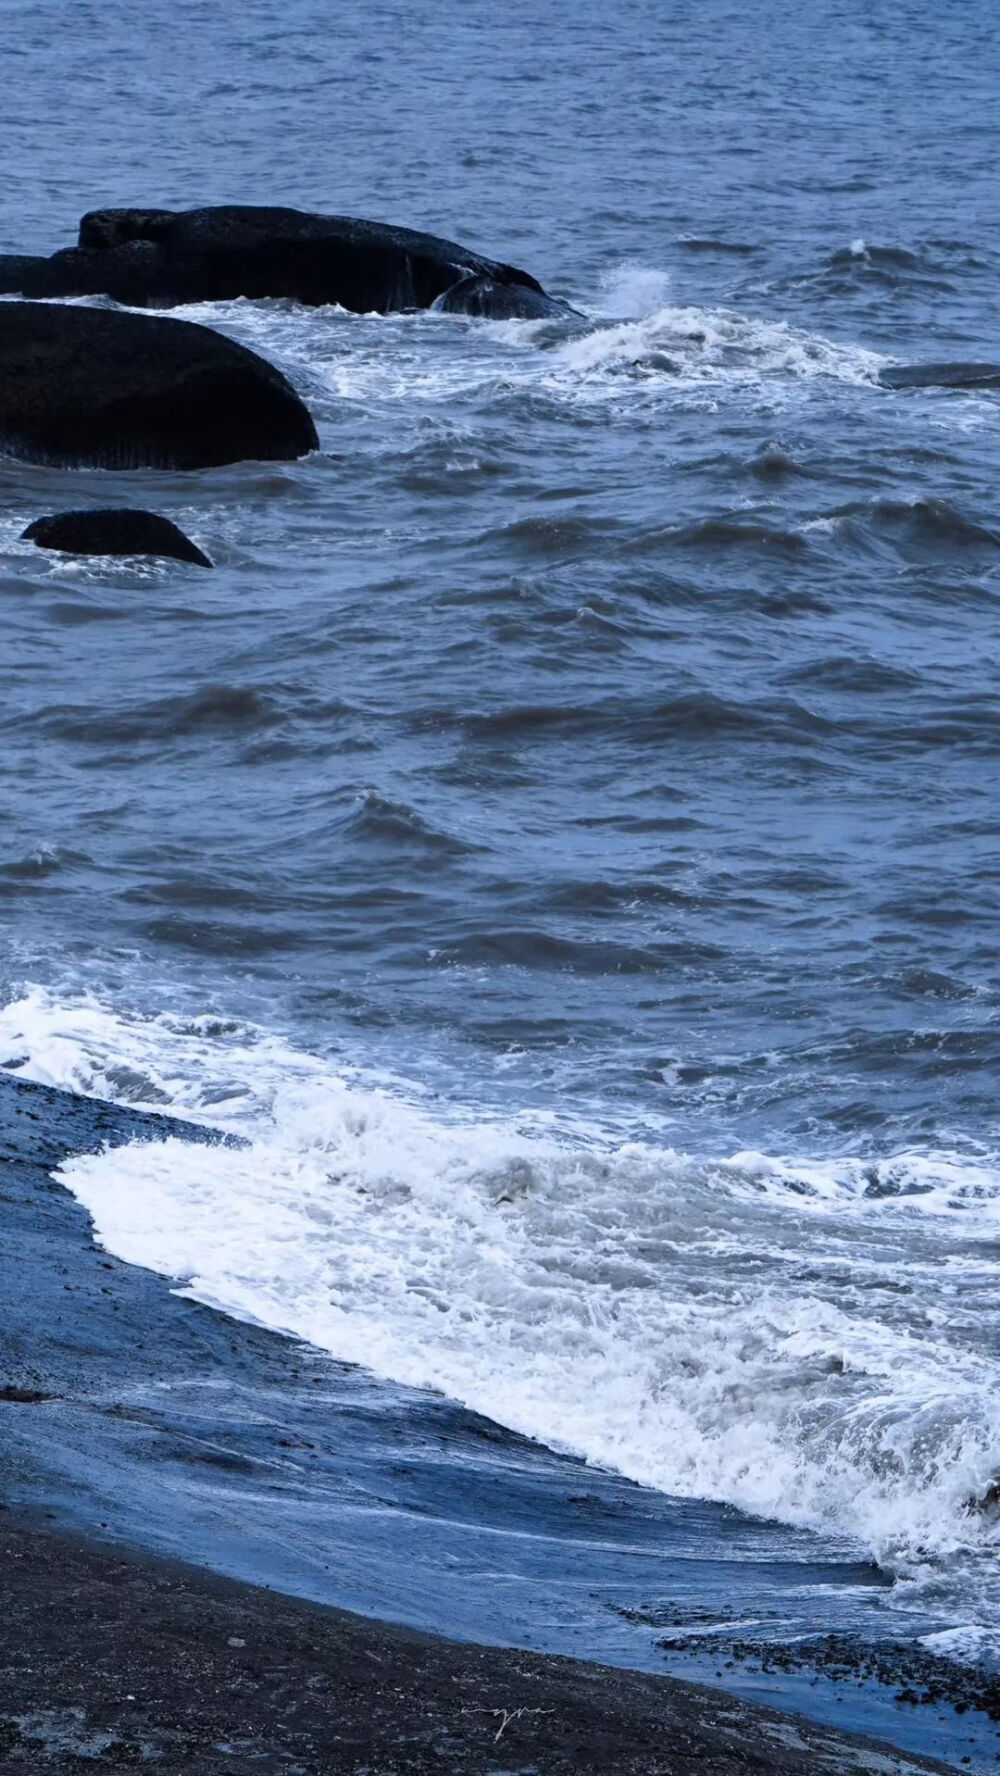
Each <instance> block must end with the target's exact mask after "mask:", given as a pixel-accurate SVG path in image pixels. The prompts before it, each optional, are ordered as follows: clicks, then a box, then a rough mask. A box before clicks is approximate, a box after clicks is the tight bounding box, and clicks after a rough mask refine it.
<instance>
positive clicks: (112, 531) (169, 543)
mask: <svg viewBox="0 0 1000 1776" xmlns="http://www.w3.org/2000/svg"><path fill="white" fill-rule="evenodd" d="M22 535H23V538H24V540H25V541H26V542H31V543H37V544H38V547H39V548H40V549H61V550H64V551H65V553H66V554H69V555H158V556H163V557H165V558H167V559H170V560H173V561H190V562H193V563H194V565H195V566H196V567H211V565H212V563H211V562H210V561H209V559H208V556H207V555H205V554H203V553H202V551H201V550H200V549H199V548H198V545H197V544H196V543H193V542H192V541H191V538H190V537H186V536H185V535H184V532H183V531H182V530H179V529H178V527H177V525H176V524H172V523H171V522H170V519H169V518H161V516H160V514H159V513H158V512H140V511H135V510H133V509H132V508H131V507H128V506H118V507H114V506H112V507H107V508H105V509H103V510H101V511H92V512H54V513H53V514H52V516H51V517H48V518H36V519H35V521H34V523H33V524H29V525H28V528H27V530H26V531H24V532H23V533H22Z"/></svg>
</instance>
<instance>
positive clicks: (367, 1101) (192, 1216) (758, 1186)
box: [0, 989, 1000, 1621]
mask: <svg viewBox="0 0 1000 1776" xmlns="http://www.w3.org/2000/svg"><path fill="white" fill-rule="evenodd" d="M0 1055H2V1058H3V1061H4V1063H5V1064H6V1065H8V1066H10V1065H14V1066H16V1067H18V1068H19V1070H21V1071H22V1072H23V1073H24V1074H25V1075H27V1076H30V1077H33V1078H35V1079H40V1080H44V1081H47V1082H49V1083H52V1084H56V1085H59V1086H64V1087H69V1088H70V1089H73V1090H77V1091H82V1092H86V1093H92V1094H97V1095H101V1096H107V1097H110V1098H115V1099H118V1100H125V1101H128V1102H130V1103H136V1104H146V1105H149V1106H153V1107H156V1108H159V1109H163V1108H166V1109H168V1110H170V1111H173V1112H176V1113H178V1114H183V1115H185V1116H188V1117H193V1118H195V1119H196V1120H199V1121H202V1122H207V1123H211V1124H213V1125H215V1126H218V1127H220V1128H225V1129H228V1130H230V1131H234V1132H236V1133H238V1134H240V1135H242V1136H244V1137H245V1138H246V1141H247V1143H248V1145H246V1146H245V1147H242V1148H234V1147H232V1146H223V1145H220V1146H218V1147H215V1148H211V1149H207V1150H206V1149H205V1148H204V1147H202V1146H191V1145H188V1144H187V1143H185V1142H184V1141H183V1140H181V1139H168V1140H165V1141H162V1142H155V1143H141V1144H136V1145H132V1146H128V1147H125V1148H119V1149H115V1150H113V1151H110V1152H105V1153H102V1154H98V1155H93V1156H88V1157H82V1158H77V1159H73V1160H71V1161H69V1162H68V1163H67V1164H66V1165H65V1166H64V1167H63V1168H62V1170H61V1172H60V1173H59V1176H60V1177H61V1179H62V1181H63V1182H64V1183H65V1184H66V1186H67V1187H68V1188H69V1189H70V1190H71V1191H72V1192H73V1193H74V1195H76V1196H77V1197H78V1198H79V1200H80V1201H81V1202H82V1203H84V1204H85V1205H86V1207H87V1208H88V1210H89V1211H90V1213H91V1215H92V1216H93V1219H94V1224H95V1233H96V1237H97V1238H98V1239H99V1240H100V1241H101V1242H102V1243H103V1244H104V1245H105V1246H106V1247H107V1248H108V1249H109V1250H110V1251H112V1252H113V1253H115V1254H116V1255H117V1256H119V1257H121V1258H123V1259H125V1260H127V1261H129V1262H132V1263H136V1264H141V1265H145V1266H147V1267H149V1268H151V1269H154V1270H157V1271H159V1272H161V1273H163V1274H164V1275H166V1276H168V1277H170V1278H171V1279H173V1281H174V1283H175V1286H176V1287H177V1288H178V1289H180V1290H181V1291H182V1292H183V1293H185V1294H187V1295H189V1296H191V1297H192V1298H194V1299H197V1300H199V1301H202V1302H205V1303H207V1304H209V1305H211V1306H213V1307H216V1308H219V1309H221V1310H223V1311H225V1312H227V1313H230V1314H234V1315H236V1316H238V1317H243V1318H247V1319H251V1320H253V1321H255V1322H257V1323H261V1324H264V1325H266V1326H269V1327H272V1328H274V1329H275V1330H278V1331H280V1332H283V1333H287V1334H291V1335H294V1336H296V1337H300V1338H303V1339H306V1340H309V1341H311V1342H312V1343H313V1344H315V1345H317V1346H319V1347H320V1348H321V1349H324V1350H326V1351H328V1352H330V1353H331V1354H332V1355H334V1356H335V1357H337V1358H339V1359H343V1360H346V1361H350V1362H354V1363H359V1364H362V1365H365V1366H366V1367H368V1368H369V1369H371V1370H373V1371H375V1372H377V1373H378V1374H381V1375H383V1376H386V1377H390V1378H392V1379H394V1380H397V1381H400V1382H404V1383H408V1384H413V1385H418V1386H423V1387H429V1388H433V1389H437V1390H440V1391H442V1392H443V1393H445V1394H447V1395H448V1396H450V1397H451V1398H453V1399H455V1400H458V1401H460V1402H462V1403H464V1404H466V1405H468V1406H470V1407H472V1408H475V1409H476V1410H478V1411H479V1412H482V1413H484V1414H485V1415H487V1416H488V1417H491V1418H493V1419H494V1420H496V1421H498V1422H500V1423H503V1424H505V1425H508V1426H510V1427H511V1428H513V1429H515V1430H518V1431H521V1432H524V1433H526V1434H528V1435H530V1436H532V1437H535V1438H537V1439H539V1440H540V1441H543V1442H545V1443H547V1444H549V1445H552V1446H554V1447H557V1448H561V1449H565V1450H570V1451H573V1452H576V1453H578V1454H580V1455H582V1456H584V1457H586V1458H587V1459H589V1460H590V1461H592V1462H594V1463H597V1464H599V1465H602V1466H606V1467H609V1468H613V1469H616V1470H618V1471H620V1472H622V1473H623V1474H625V1475H628V1476H630V1477H631V1478H633V1479H634V1480H637V1481H639V1482H641V1483H643V1484H645V1485H648V1486H652V1487H656V1488H659V1489H662V1490H664V1491H667V1492H670V1493H675V1494H679V1495H687V1496H698V1497H704V1498H708V1499H714V1500H723V1501H727V1502H729V1503H731V1504H733V1505H735V1506H738V1507H739V1508H741V1509H742V1510H744V1511H748V1512H752V1513H755V1514H758V1515H761V1516H766V1517H769V1518H776V1519H779V1520H783V1521H786V1522H789V1523H793V1524H797V1525H804V1526H811V1527H814V1528H818V1529H821V1530H824V1531H827V1532H832V1533H834V1534H835V1535H837V1536H841V1537H845V1538H849V1539H851V1540H853V1541H854V1542H858V1541H860V1542H862V1543H863V1544H864V1545H865V1546H866V1547H867V1549H868V1550H869V1551H870V1552H871V1553H872V1554H873V1555H875V1556H876V1557H877V1558H878V1559H879V1560H880V1561H881V1562H882V1563H883V1564H885V1565H886V1566H887V1567H889V1568H890V1569H891V1570H894V1571H895V1572H896V1574H897V1575H898V1576H900V1577H902V1578H904V1579H908V1580H909V1581H910V1584H911V1586H912V1585H914V1584H915V1585H918V1586H919V1585H921V1584H923V1583H925V1582H931V1583H937V1582H938V1581H939V1579H940V1574H941V1569H942V1564H944V1565H947V1563H948V1562H949V1561H954V1560H956V1559H957V1560H963V1561H966V1560H968V1559H969V1558H971V1557H974V1556H975V1554H976V1553H977V1551H978V1552H980V1553H982V1552H984V1551H985V1549H986V1548H987V1547H989V1546H992V1545H993V1544H995V1543H996V1541H997V1540H998V1539H1000V1537H998V1523H997V1515H996V1512H995V1511H992V1510H991V1509H990V1508H988V1505H986V1506H983V1508H977V1506H976V1501H977V1500H978V1501H986V1500H988V1499H989V1497H990V1488H991V1487H992V1486H993V1485H994V1483H995V1480H996V1476H997V1474H998V1472H1000V1387H998V1381H1000V1374H998V1367H1000V1363H998V1353H997V1348H996V1339H995V1336H994V1335H993V1334H991V1331H990V1328H991V1327H992V1326H993V1325H994V1322H995V1312H994V1308H993V1295H992V1276H993V1267H992V1260H991V1259H990V1257H989V1252H990V1250H991V1249H992V1248H993V1246H994V1242H995V1240H996V1238H997V1234H998V1231H1000V1164H998V1162H997V1158H996V1156H995V1155H993V1154H991V1153H986V1152H984V1153H981V1154H964V1155H963V1154H959V1153H940V1154H930V1155H928V1154H919V1153H915V1152H904V1153H898V1154H896V1155H894V1156H891V1157H889V1158H887V1159H885V1160H881V1161H879V1162H877V1163H875V1162H870V1161H862V1160H860V1159H852V1158H841V1159H823V1158H812V1159H793V1158H782V1159H778V1158H774V1157H769V1156H766V1155H762V1154H757V1153H749V1152H747V1153H737V1154H734V1155H730V1156H727V1157H725V1158H721V1159H720V1158H711V1157H706V1156H698V1155H692V1154H685V1153H679V1152H676V1151H674V1150H672V1149H670V1148H669V1147H654V1146H651V1145H649V1144H640V1143H628V1142H625V1143H623V1142H621V1141H616V1140H614V1139H613V1138H611V1137H609V1136H608V1135H607V1134H606V1133H605V1132H602V1131H601V1130H600V1129H598V1128H595V1127H590V1126H587V1125H585V1124H583V1123H580V1124H577V1125H575V1126H573V1125H563V1126H561V1127H558V1128H557V1127H555V1126H554V1125H553V1124H552V1123H548V1124H546V1123H545V1122H544V1121H541V1120H539V1118H538V1117H537V1116H536V1117H535V1118H529V1117H523V1118H515V1119H507V1120H500V1119H498V1118H497V1117H496V1116H495V1115H489V1114H483V1113H480V1112H477V1111H475V1110H473V1109H472V1108H468V1107H467V1108H465V1109H462V1108H461V1107H456V1106H452V1105H445V1104H442V1102H441V1101H440V1100H439V1099H437V1098H433V1097H431V1096H430V1095H429V1094H427V1093H422V1092H420V1091H419V1090H418V1089H417V1088H413V1087H408V1086H406V1085H404V1084H401V1083H400V1082H398V1081H392V1080H386V1079H379V1078H375V1077H372V1076H366V1075H363V1074H361V1073H359V1072H352V1071H351V1070H350V1069H340V1070H335V1069H334V1068H333V1067H332V1066H331V1064H330V1063H329V1062H328V1061H325V1060H323V1059H321V1058H319V1057H317V1056H312V1055H308V1054H302V1053H299V1052H298V1051H296V1050H294V1049H293V1048H291V1047H289V1046H288V1045H287V1044H285V1043H284V1042H282V1041H281V1040H280V1039H278V1038H277V1037H274V1036H269V1035H267V1034H266V1033H265V1032H263V1031H261V1030H258V1029H254V1028H253V1027H252V1026H247V1025H242V1024H239V1023H223V1022H219V1021H218V1020H213V1019H210V1018H193V1019H190V1020H186V1021H185V1020H183V1019H179V1018H176V1017H165V1016H158V1017H140V1016H138V1015H132V1016H125V1015H123V1014H119V1013H114V1012H111V1011H109V1010H106V1009H105V1008H103V1007H102V1006H101V1005H100V1004H98V1003H97V1002H96V1001H94V1000H89V999H84V998H80V999H76V1000H66V1001H63V1002H59V1001H58V1000H56V999H54V998H53V997H51V996H50V995H49V994H47V993H46V992H44V991H42V990H41V989H33V990H31V991H30V992H27V993H26V994H25V996H24V997H22V998H21V999H20V1000H18V1001H16V1002H14V1003H11V1004H9V1005H8V1006H7V1007H6V1008H5V1009H4V1010H3V1012H2V1013H0ZM984 1571H987V1572H988V1566H986V1565H985V1564H984ZM902 1589H903V1590H904V1591H905V1589H906V1587H905V1586H904V1587H903V1588H902ZM983 1607H986V1605H983ZM990 1607H992V1605H990ZM967 1609H968V1595H967V1596H966V1610H967ZM987 1619H988V1618H987ZM963 1620H965V1621H968V1615H967V1614H966V1615H965V1616H964V1617H963Z"/></svg>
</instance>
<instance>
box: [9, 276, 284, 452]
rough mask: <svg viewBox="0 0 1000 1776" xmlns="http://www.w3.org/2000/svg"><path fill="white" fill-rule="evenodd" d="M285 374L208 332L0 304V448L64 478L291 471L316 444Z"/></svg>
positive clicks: (96, 312)
mask: <svg viewBox="0 0 1000 1776" xmlns="http://www.w3.org/2000/svg"><path fill="white" fill-rule="evenodd" d="M318 442H319V440H318V438H317V436H316V428H315V426H314V425H313V422H312V418H311V416H310V414H309V411H308V409H307V408H306V407H305V405H304V404H303V402H302V401H300V399H299V397H298V395H297V394H296V393H295V390H294V389H293V388H292V386H291V384H290V383H289V382H287V381H286V380H285V378H284V376H282V374H281V372H280V371H279V370H276V369H275V368H274V366H273V365H271V364H268V363H266V362H265V360H264V359H263V358H259V357H258V356H257V354H256V353H255V352H251V351H248V350H247V349H246V347H245V346H242V345H237V344H235V342H234V341H233V340H231V339H225V338H223V336H222V334H221V333H215V332H213V331H212V330H211V328H209V327H199V326H195V325H194V324H193V323H192V322H191V321H175V320H167V319H165V318H164V317H162V316H155V317H154V316H145V315H134V314H121V313H116V312H115V311H113V310H110V309H104V308H73V307H66V306H60V305H58V304H54V305H50V304H40V303H34V302H3V303H0V449H2V450H4V451H6V452H7V453H8V454H9V455H11V456H16V457H20V458H22V459H23V460H24V461H27V462H42V463H56V464H60V465H63V466H65V467H69V468H75V467H91V468H113V469H135V468H144V467H149V468H160V469H201V468H208V467H211V466H212V465H214V464H218V463H230V462H240V461H243V460H245V459H255V460H259V461H281V462H287V461H291V460H292V459H294V458H295V457H299V456H305V455H306V453H307V452H308V451H310V450H314V449H315V448H316V447H317V445H318Z"/></svg>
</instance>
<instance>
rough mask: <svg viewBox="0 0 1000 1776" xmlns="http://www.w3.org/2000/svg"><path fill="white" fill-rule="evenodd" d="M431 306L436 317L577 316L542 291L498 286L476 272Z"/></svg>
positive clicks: (519, 318) (538, 318) (528, 318)
mask: <svg viewBox="0 0 1000 1776" xmlns="http://www.w3.org/2000/svg"><path fill="white" fill-rule="evenodd" d="M433 306H434V308H435V309H436V310H437V311H438V313H439V314H466V315H478V316H480V317H481V318H482V319H484V320H488V321H542V320H550V319H551V318H552V317H553V316H556V315H575V314H576V313H577V310H576V309H575V308H570V306H569V303H568V302H560V301H559V299H558V297H556V296H547V295H546V293H545V291H544V290H532V289H530V288H529V287H528V286H527V285H526V284H504V283H498V282H497V280H496V278H492V277H483V276H480V275H479V274H478V273H473V274H471V275H470V276H469V277H464V278H461V279H460V280H459V282H458V283H457V284H452V286H451V289H450V290H446V291H445V292H444V295H443V296H439V297H438V298H437V299H436V301H435V303H434V305H433Z"/></svg>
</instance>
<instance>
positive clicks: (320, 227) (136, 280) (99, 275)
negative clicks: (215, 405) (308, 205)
mask: <svg viewBox="0 0 1000 1776" xmlns="http://www.w3.org/2000/svg"><path fill="white" fill-rule="evenodd" d="M469 276H474V277H481V278H485V279H488V280H490V281H491V282H492V283H495V284H496V285H498V286H500V287H501V288H512V289H517V290H528V291H534V292H535V293H536V294H537V295H539V296H544V292H543V291H542V289H541V286H540V284H538V283H537V282H536V280H535V279H534V278H533V277H531V276H530V275H529V274H528V273H527V272H526V271H520V270H518V268H517V267H516V266H513V265H504V264H501V263H499V262H498V261H496V260H493V259H486V258H484V257H483V256H482V255H481V254H480V253H474V252H472V251H471V249H470V248H468V247H462V246H459V245H458V244H457V243H456V242H455V241H449V240H441V239H439V238H438V237H437V236H436V235H433V234H421V233H419V232H417V231H416V230H414V229H411V228H394V227H392V226H391V225H389V224H388V223H383V222H365V221H360V220H358V219H356V218H354V217H350V216H317V215H311V214H309V213H308V212H306V211H302V210H289V209H258V208H252V207H248V206H238V205H235V206H230V207H222V208H213V209H202V210H148V209H142V210H94V211H92V212H91V213H90V214H89V215H86V216H84V218H83V220H82V222H81V223H80V236H79V245H78V246H77V247H75V248H70V249H68V250H67V251H65V252H61V253H55V254H53V256H52V258H51V259H42V260H37V259H35V260H32V259H19V260H8V261H2V260H0V286H2V287H3V288H6V289H8V290H11V289H19V290H20V292H21V294H22V295H25V296H69V295H96V294H103V295H107V296H111V297H113V298H114V299H115V301H118V302H126V303H129V304H131V305H132V306H133V307H144V306H148V305H151V306H155V307H161V308H167V307H171V306H175V305H176V304H178V303H182V302H217V301H225V300H228V299H231V298H234V297H238V296H248V297H268V296H271V297H285V298H290V299H292V300H294V301H297V302H305V303H309V304H312V305H319V304H322V303H339V305H340V306H341V307H342V308H347V309H350V310H352V312H354V313H356V314H368V313H371V312H373V311H375V312H378V313H381V314H385V313H388V312H389V311H391V310H396V309H404V308H430V307H431V305H432V303H434V301H435V300H436V298H437V297H439V296H443V295H444V294H445V292H446V291H447V290H450V289H451V288H452V287H453V286H454V285H455V284H457V283H458V282H459V281H460V280H462V279H464V278H466V277H469ZM18 277H20V279H21V281H20V283H18V282H16V281H14V282H12V281H11V280H12V279H15V280H16V279H17V278H18ZM546 312H549V311H546Z"/></svg>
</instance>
